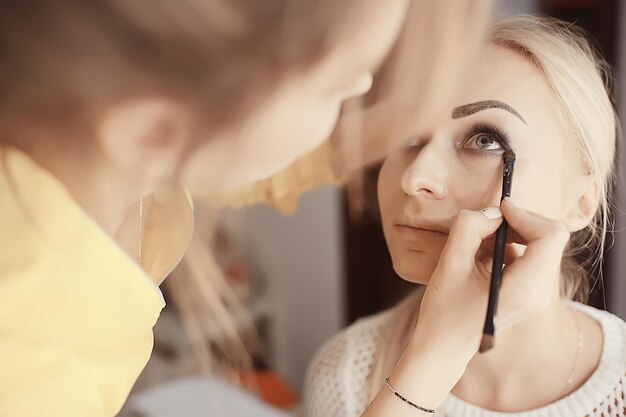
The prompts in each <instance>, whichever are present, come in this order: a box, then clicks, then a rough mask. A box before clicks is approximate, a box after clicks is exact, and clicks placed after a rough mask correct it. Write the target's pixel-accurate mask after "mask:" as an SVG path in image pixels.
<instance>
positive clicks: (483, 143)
mask: <svg viewBox="0 0 626 417" xmlns="http://www.w3.org/2000/svg"><path fill="white" fill-rule="evenodd" d="M463 147H464V148H466V149H480V150H482V151H500V150H504V148H503V147H502V142H501V141H500V139H499V138H498V137H497V136H496V135H494V134H489V133H477V134H475V135H474V136H472V137H470V138H469V139H468V140H467V141H466V142H465V143H464V144H463Z"/></svg>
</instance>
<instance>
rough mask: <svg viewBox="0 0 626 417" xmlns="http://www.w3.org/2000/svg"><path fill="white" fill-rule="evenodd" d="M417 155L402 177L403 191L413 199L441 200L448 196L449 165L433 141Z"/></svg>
mask: <svg viewBox="0 0 626 417" xmlns="http://www.w3.org/2000/svg"><path fill="white" fill-rule="evenodd" d="M415 152H416V155H415V158H414V159H413V161H412V162H411V164H410V165H409V166H408V167H407V168H406V170H405V172H404V175H403V176H402V189H403V190H404V192H405V193H406V194H407V195H409V196H411V197H419V198H427V199H433V200H441V199H443V198H445V196H446V195H447V192H448V191H447V185H446V182H447V181H446V178H447V164H446V160H445V156H444V155H443V153H444V152H445V150H442V149H437V147H436V144H435V143H433V141H429V142H428V143H426V144H425V145H423V146H421V147H420V149H419V150H416V151H415Z"/></svg>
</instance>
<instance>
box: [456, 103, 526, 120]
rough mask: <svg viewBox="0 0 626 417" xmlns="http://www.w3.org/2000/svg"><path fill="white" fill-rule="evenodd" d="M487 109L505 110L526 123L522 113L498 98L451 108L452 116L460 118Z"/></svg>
mask: <svg viewBox="0 0 626 417" xmlns="http://www.w3.org/2000/svg"><path fill="white" fill-rule="evenodd" d="M487 109H502V110H506V111H508V112H509V113H511V114H512V115H514V116H515V117H517V118H518V119H520V120H521V121H522V122H524V124H525V125H528V123H526V120H524V118H523V117H522V115H521V114H519V113H518V112H517V110H515V109H514V108H513V107H511V106H509V105H508V104H506V103H505V102H503V101H499V100H485V101H477V102H476V103H469V104H464V105H462V106H459V107H455V108H454V110H452V118H453V119H460V118H461V117H467V116H469V115H472V114H474V113H478V112H479V111H483V110H487Z"/></svg>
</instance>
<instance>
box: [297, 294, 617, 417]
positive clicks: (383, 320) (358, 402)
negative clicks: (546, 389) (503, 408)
mask: <svg viewBox="0 0 626 417" xmlns="http://www.w3.org/2000/svg"><path fill="white" fill-rule="evenodd" d="M572 306H573V307H574V308H577V309H579V310H581V311H583V312H585V313H587V314H589V315H590V316H591V317H592V318H594V319H595V320H597V321H598V322H600V324H601V326H602V330H603V333H604V347H603V350H602V356H601V359H600V364H599V365H598V367H597V368H596V370H595V371H594V372H593V374H592V375H591V377H590V378H589V379H588V380H587V381H586V382H585V383H584V384H583V385H582V386H581V387H580V388H578V389H577V390H576V391H574V392H573V393H571V394H570V395H568V396H566V397H565V398H562V399H560V400H558V401H556V402H554V403H552V404H549V405H547V406H544V407H540V408H536V409H534V410H529V411H525V412H518V413H500V412H494V411H490V410H487V409H484V408H480V407H477V406H475V405H472V404H470V403H467V402H465V401H463V400H461V399H460V398H458V397H456V396H455V395H454V394H452V393H450V394H448V396H447V397H446V399H445V400H444V402H443V403H442V404H441V406H440V407H439V409H438V410H437V412H436V414H435V416H436V417H593V416H595V417H618V416H626V400H625V399H624V397H625V395H626V394H625V392H626V323H624V322H623V321H622V320H621V319H620V318H618V317H616V316H614V315H613V314H610V313H607V312H605V311H600V310H597V309H594V308H592V307H588V306H585V305H583V304H580V303H572ZM390 317H391V315H390V314H389V312H385V313H382V314H379V315H376V316H372V317H369V318H365V319H361V320H359V321H357V322H356V323H355V324H353V325H352V326H350V327H348V328H347V329H346V330H344V331H343V332H342V333H340V334H339V335H337V336H336V337H334V338H333V339H331V340H330V341H328V342H327V343H326V344H325V345H324V346H323V347H322V348H321V349H320V351H319V352H318V353H317V355H316V357H315V358H314V360H313V362H312V364H311V366H310V368H309V371H308V374H307V379H306V384H305V393H304V395H305V407H306V412H307V414H306V415H307V417H354V416H360V415H361V413H362V412H363V411H364V410H365V407H366V406H367V405H368V402H369V398H368V397H367V393H366V392H367V390H366V389H364V388H365V386H366V385H365V384H366V381H367V377H368V375H369V372H370V371H371V369H372V362H373V357H374V355H375V352H376V351H377V349H378V348H379V344H380V340H381V338H380V334H381V330H382V329H383V328H385V327H386V326H388V325H389V323H388V322H389V319H390Z"/></svg>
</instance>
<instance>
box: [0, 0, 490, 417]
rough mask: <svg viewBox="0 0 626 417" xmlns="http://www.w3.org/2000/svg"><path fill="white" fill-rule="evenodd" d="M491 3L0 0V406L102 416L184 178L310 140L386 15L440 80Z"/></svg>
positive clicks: (154, 278) (172, 234)
mask: <svg viewBox="0 0 626 417" xmlns="http://www.w3.org/2000/svg"><path fill="white" fill-rule="evenodd" d="M407 7H408V12H407ZM488 7H489V2H488V1H478V2H475V1H461V2H460V1H458V0H441V1H437V2H436V4H435V3H434V2H430V1H418V0H414V1H411V2H409V1H408V0H384V1H383V0H354V1H353V0H342V1H336V0H298V1H297V2H293V1H284V0H264V1H260V2H251V1H245V0H228V1H187V0H154V1H126V0H109V1H105V2H103V1H90V0H68V1H64V2H62V3H59V2H56V1H51V0H23V1H17V2H2V4H1V6H0V40H1V50H2V54H0V92H1V96H2V99H1V100H0V164H1V166H0V247H1V250H0V293H1V294H2V296H3V302H2V304H1V306H0V415H2V416H11V417H27V416H32V417H41V416H55V417H56V416H59V417H74V416H76V417H78V416H79V417H85V416H90V417H104V416H113V415H115V414H116V413H117V412H118V410H119V409H120V407H121V406H122V404H123V402H124V401H125V399H126V396H127V395H128V393H129V391H130V389H131V387H132V386H133V384H134V382H135V380H136V378H137V376H138V375H139V373H140V372H141V370H142V368H143V367H144V365H145V364H146V362H147V361H148V358H149V357H150V353H151V349H152V343H153V339H152V326H153V325H154V323H155V321H156V320H157V318H158V316H159V313H160V311H161V309H162V308H163V306H164V301H163V298H162V294H161V292H160V290H159V286H158V285H159V284H160V283H161V282H162V281H163V279H164V278H165V277H166V276H167V274H168V273H169V272H170V271H171V270H172V268H174V266H175V265H176V264H177V263H178V262H179V261H180V259H181V257H182V256H183V253H184V252H185V250H186V247H187V244H188V242H189V239H190V235H191V233H192V228H193V218H192V208H191V201H190V198H189V194H188V192H187V191H186V189H189V190H191V191H192V192H197V193H199V194H204V193H209V192H216V191H220V190H222V189H230V188H234V187H237V186H242V185H247V184H249V183H250V182H253V181H256V180H260V179H263V178H267V177H268V176H270V175H272V174H274V173H276V172H277V171H280V170H281V169H283V168H285V167H287V166H288V165H289V164H291V163H292V162H294V161H295V160H296V159H297V158H298V157H299V156H301V155H303V154H305V153H306V152H309V151H310V150H312V149H314V148H315V147H316V146H318V145H320V144H321V143H322V141H324V139H325V138H326V137H327V136H328V135H329V133H330V132H331V130H332V129H333V127H334V125H335V122H336V119H337V118H338V115H339V112H340V108H341V106H342V102H343V101H344V100H346V99H348V98H351V97H355V96H359V95H361V94H363V93H365V92H366V91H368V89H369V88H370V86H371V84H372V76H373V72H374V71H375V69H376V68H377V67H378V66H379V64H380V63H381V61H383V60H384V58H385V56H386V55H387V53H388V51H389V49H390V48H391V47H392V45H393V43H394V42H395V40H396V38H397V36H398V33H400V36H401V38H404V39H410V44H409V43H407V42H404V45H405V46H406V48H405V49H402V48H396V49H395V53H394V59H395V60H397V61H398V62H403V63H405V64H406V63H407V60H406V58H407V57H405V56H404V55H403V51H404V50H406V51H408V50H409V46H410V50H411V51H412V52H413V53H414V51H415V48H416V46H417V48H418V50H420V53H421V54H422V55H421V56H420V59H413V58H412V57H409V58H410V61H413V62H419V63H420V66H419V67H418V68H417V71H418V72H419V71H423V72H424V73H425V77H424V78H423V79H420V80H419V81H418V82H416V83H413V84H414V85H415V87H416V88H417V87H419V88H420V89H421V87H423V86H424V85H426V83H429V85H439V83H437V82H435V83H434V84H431V83H432V82H433V80H435V81H436V80H441V79H440V78H439V77H444V78H442V79H443V80H445V85H446V86H449V85H450V80H451V79H456V77H455V76H456V75H458V72H459V71H460V68H462V67H463V65H460V60H459V59H458V57H459V56H461V55H465V52H466V51H467V49H468V48H467V47H466V44H468V43H469V44H470V45H477V44H478V38H479V36H480V35H481V32H480V28H482V27H483V26H482V23H483V22H485V21H486V16H487V12H488V10H489V9H488ZM424 16H426V17H427V18H426V19H425V20H426V21H427V23H425V24H422V25H415V24H411V25H409V24H406V25H404V26H403V22H405V19H409V18H416V19H417V18H419V19H421V20H424V19H423V18H424ZM467 16H472V18H471V19H469V20H468V18H467ZM477 22H478V24H477ZM448 24H450V26H451V27H453V30H448V29H447V26H448ZM444 28H445V30H444ZM415 31H418V32H419V31H424V32H422V33H417V35H418V36H414V35H415V34H416V32H415ZM431 33H443V34H444V35H442V36H439V37H437V38H435V39H433V38H431V37H429V36H430V35H431ZM408 35H411V36H408ZM419 40H421V44H420V45H421V46H420V45H416V41H419ZM460 45H463V50H462V51H459V50H457V49H458V47H459V46H460ZM469 49H471V50H473V48H469ZM441 57H443V60H442V59H440V58H441ZM452 61H458V62H454V63H452ZM422 62H426V64H422ZM441 62H446V63H448V64H450V65H449V67H451V68H452V69H451V70H450V69H449V68H439V67H438V65H439V64H438V63H441ZM401 68H404V69H405V70H406V71H405V72H407V73H409V72H410V73H411V75H412V76H414V74H415V70H416V68H415V67H411V66H410V65H409V66H407V65H403V66H402V67H401ZM453 75H455V76H453ZM394 81H395V82H396V84H397V83H398V82H399V81H400V79H395V80H394ZM407 82H410V80H407ZM441 84H444V83H441ZM400 85H402V87H403V89H404V90H405V91H406V84H405V83H400ZM391 87H393V86H391ZM391 87H390V88H389V90H388V91H389V92H390V97H389V99H390V100H391V102H393V100H392V99H393V98H394V96H395V94H394V93H393V88H391ZM415 91H417V90H415ZM424 97H425V98H424V102H425V104H426V103H427V104H428V106H429V108H433V102H431V101H430V100H428V99H427V98H428V97H430V95H428V94H425V95H424ZM447 97H449V95H448V96H447ZM445 101H446V100H439V102H440V104H441V106H443V105H444V104H445ZM435 107H436V106H435ZM357 113H358V112H357ZM396 114H397V112H396ZM207 302H210V300H207Z"/></svg>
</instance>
